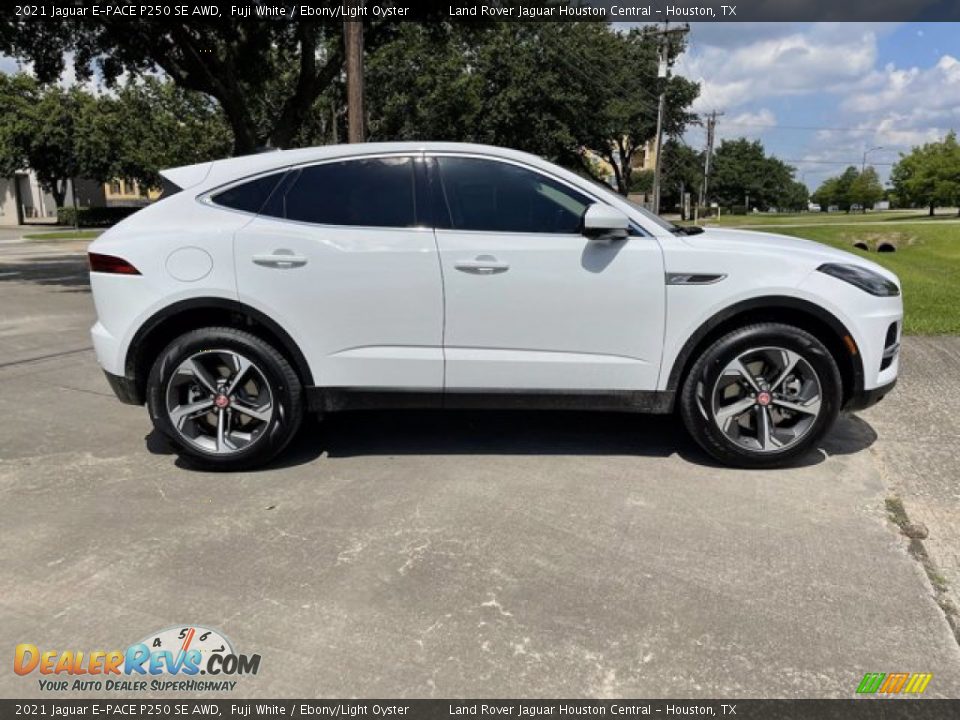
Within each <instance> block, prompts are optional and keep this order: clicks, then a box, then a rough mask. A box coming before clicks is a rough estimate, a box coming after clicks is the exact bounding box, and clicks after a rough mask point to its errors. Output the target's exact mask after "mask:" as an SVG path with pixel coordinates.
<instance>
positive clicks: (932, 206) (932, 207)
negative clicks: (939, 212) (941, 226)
mask: <svg viewBox="0 0 960 720" xmlns="http://www.w3.org/2000/svg"><path fill="white" fill-rule="evenodd" d="M935 208H936V206H935V205H934V204H933V203H930V213H929V214H930V217H933V211H934V209H935Z"/></svg>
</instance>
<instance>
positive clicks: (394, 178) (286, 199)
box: [263, 158, 416, 227]
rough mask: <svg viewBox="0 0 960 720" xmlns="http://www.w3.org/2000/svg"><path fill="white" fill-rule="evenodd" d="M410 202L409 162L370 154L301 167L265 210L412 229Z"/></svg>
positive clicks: (338, 222)
mask: <svg viewBox="0 0 960 720" xmlns="http://www.w3.org/2000/svg"><path fill="white" fill-rule="evenodd" d="M414 204H415V203H414V182H413V161H412V160H411V159H410V158H376V159H372V158H371V159H369V160H348V161H345V162H336V163H326V164H324V165H313V166H311V167H305V168H302V169H301V170H300V171H299V174H298V175H297V176H296V177H294V178H292V179H291V180H290V181H289V182H286V181H285V182H284V183H283V185H282V186H281V187H280V188H279V189H278V190H277V192H276V193H274V195H273V197H271V198H270V203H269V205H268V206H267V207H265V208H264V210H263V212H264V214H267V215H273V216H274V217H283V218H286V219H288V220H297V221H300V222H309V223H319V224H322V225H365V226H368V227H411V226H413V225H416V213H415V210H414Z"/></svg>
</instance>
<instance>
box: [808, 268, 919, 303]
mask: <svg viewBox="0 0 960 720" xmlns="http://www.w3.org/2000/svg"><path fill="white" fill-rule="evenodd" d="M817 270H819V271H820V272H822V273H826V274H827V275H832V276H833V277H835V278H837V279H838V280H843V281H844V282H848V283H850V284H851V285H856V286H857V287H858V288H860V289H861V290H863V291H864V292H868V293H870V294H871V295H876V296H877V297H893V296H894V295H899V294H900V288H898V287H897V284H896V283H895V282H893V281H892V280H887V278H885V277H884V276H883V275H880V274H878V273H875V272H873V271H872V270H867V269H866V268H863V267H860V266H859V265H842V264H840V263H825V264H823V265H821V266H820V267H818V268H817Z"/></svg>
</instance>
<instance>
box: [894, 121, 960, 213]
mask: <svg viewBox="0 0 960 720" xmlns="http://www.w3.org/2000/svg"><path fill="white" fill-rule="evenodd" d="M890 181H891V183H892V184H893V187H894V191H895V192H896V194H897V197H898V198H899V200H900V202H901V203H902V204H905V205H911V206H915V207H927V208H929V209H930V214H931V215H933V213H934V210H935V209H936V208H937V207H944V206H957V205H960V144H958V143H957V134H956V133H955V132H950V133H948V134H947V136H946V137H944V139H943V140H941V141H939V142H932V143H927V144H925V145H921V146H920V147H915V148H913V150H912V151H911V152H910V153H908V154H901V156H900V162H898V163H897V164H896V165H895V166H894V167H893V171H892V172H891V174H890Z"/></svg>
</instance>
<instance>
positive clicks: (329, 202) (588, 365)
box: [90, 143, 903, 469]
mask: <svg viewBox="0 0 960 720" xmlns="http://www.w3.org/2000/svg"><path fill="white" fill-rule="evenodd" d="M164 177H165V178H166V179H167V181H168V183H169V187H168V188H167V192H165V193H164V198H163V199H162V200H160V201H159V202H157V203H155V204H154V205H151V206H149V207H147V208H145V209H143V210H141V211H139V212H138V213H136V214H135V215H133V216H131V217H130V218H128V219H126V220H124V221H123V222H121V223H119V224H118V225H116V226H115V227H113V228H111V229H110V230H109V231H107V232H106V233H104V234H103V235H102V236H101V237H100V238H99V239H97V240H96V241H95V242H94V243H93V244H92V245H91V247H90V269H91V273H90V278H91V285H92V287H93V295H94V299H95V301H96V307H97V315H98V322H97V324H96V325H94V327H93V330H92V333H93V340H94V344H95V346H96V352H97V358H98V360H99V362H100V364H101V365H102V367H103V369H104V370H105V371H106V373H107V378H108V380H109V381H110V384H111V385H112V387H113V389H114V391H115V392H116V394H117V395H118V396H119V397H120V399H121V400H124V401H125V402H130V403H135V404H143V403H144V402H145V403H146V404H147V406H148V408H149V411H150V416H151V419H152V420H153V422H154V424H155V425H156V427H157V428H158V429H159V430H160V431H161V432H163V433H165V434H166V435H167V436H169V437H170V438H171V439H172V440H173V442H174V443H175V444H176V445H177V446H178V447H179V448H180V449H181V451H182V452H183V453H185V454H187V455H189V456H191V457H192V458H194V459H195V460H198V461H200V462H201V464H203V465H205V466H207V467H211V468H218V469H238V468H244V467H251V466H255V465H259V464H263V463H265V462H266V461H268V460H270V459H271V458H272V457H274V456H275V455H276V454H277V453H279V452H280V451H281V450H282V449H283V448H284V447H285V446H286V445H287V443H289V442H290V440H291V438H292V437H293V435H294V434H295V432H296V431H297V428H298V427H299V425H300V422H301V419H302V418H303V415H304V413H305V412H306V411H315V412H320V413H326V412H333V411H338V410H352V409H361V408H382V407H398V406H399V407H405V408H409V407H458V408H464V407H466V408H477V407H500V408H515V407H535V408H557V409H597V410H623V411H639V412H651V413H672V412H675V411H676V412H679V413H680V414H681V416H682V417H683V421H684V423H685V425H686V427H687V428H688V430H689V431H690V433H691V434H692V435H693V437H694V438H696V440H697V442H698V443H699V444H700V445H702V446H703V448H704V449H706V450H707V451H708V452H709V453H711V454H712V455H713V456H714V457H716V458H718V459H719V460H721V461H723V462H725V463H729V464H733V465H740V466H745V467H769V466H775V465H780V464H783V463H785V462H787V461H789V460H791V459H792V458H795V457H796V456H798V455H800V454H801V453H803V452H805V451H806V450H808V449H809V448H810V447H811V446H812V445H813V444H814V443H816V442H817V441H818V440H819V439H820V437H821V436H822V435H823V433H824V432H825V431H826V430H827V429H828V428H829V427H830V426H831V424H832V423H833V422H834V420H835V419H836V417H837V414H838V413H839V412H840V410H841V409H858V408H863V407H866V406H867V405H869V404H872V403H874V402H876V401H877V400H879V399H880V398H881V397H883V395H884V394H885V393H886V392H887V391H888V390H890V388H891V387H892V386H893V384H894V382H895V380H896V377H897V369H898V348H899V338H900V328H901V319H902V315H903V310H902V304H901V298H900V288H899V283H898V282H897V278H896V276H894V275H893V274H891V273H890V272H888V271H887V270H885V269H883V268H881V267H879V266H877V265H875V264H873V263H871V262H869V261H867V260H864V259H863V258H861V257H858V256H856V255H852V254H848V253H844V252H841V251H838V250H834V249H831V248H829V247H826V246H824V245H820V244H817V243H814V242H808V241H804V240H798V239H794V238H788V237H782V236H778V235H767V234H760V233H752V232H743V231H739V230H708V231H706V232H703V231H700V230H699V228H693V229H682V228H677V227H675V226H673V225H670V224H669V223H666V222H664V221H663V220H661V219H659V218H657V217H655V216H653V215H651V214H650V213H648V212H646V211H645V210H643V209H641V208H639V207H636V206H635V205H633V204H631V203H630V202H628V201H627V200H625V199H624V198H622V197H620V196H619V195H616V194H615V193H613V192H611V191H610V190H608V189H607V188H606V187H602V186H600V185H597V184H594V183H593V182H591V181H588V180H585V179H584V178H582V177H580V176H578V175H576V174H574V173H571V172H568V171H567V170H563V169H562V168H559V167H557V166H555V165H552V164H550V163H548V162H545V161H543V160H541V159H539V158H537V157H534V156H531V155H527V154H525V153H520V152H516V151H513V150H506V149H503V148H495V147H486V146H479V145H463V144H452V143H385V144H364V145H339V146H331V147H320V148H310V149H304V150H292V151H278V152H272V153H265V154H261V155H255V156H250V157H240V158H233V159H228V160H220V161H216V162H209V163H204V164H200V165H192V166H189V167H182V168H176V169H173V170H168V171H166V172H165V173H164Z"/></svg>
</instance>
